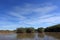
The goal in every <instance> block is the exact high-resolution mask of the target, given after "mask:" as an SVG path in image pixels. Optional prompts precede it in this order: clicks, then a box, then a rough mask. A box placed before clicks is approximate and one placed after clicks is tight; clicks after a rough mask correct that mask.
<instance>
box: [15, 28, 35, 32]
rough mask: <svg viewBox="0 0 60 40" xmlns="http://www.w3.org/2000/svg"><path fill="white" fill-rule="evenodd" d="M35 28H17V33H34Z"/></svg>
mask: <svg viewBox="0 0 60 40" xmlns="http://www.w3.org/2000/svg"><path fill="white" fill-rule="evenodd" d="M34 32H35V29H34V28H17V30H16V33H34Z"/></svg>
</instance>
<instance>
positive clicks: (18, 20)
mask: <svg viewBox="0 0 60 40" xmlns="http://www.w3.org/2000/svg"><path fill="white" fill-rule="evenodd" d="M56 24H60V0H0V30H15V29H16V28H19V27H24V28H26V27H33V28H39V27H44V28H46V27H49V26H52V25H56Z"/></svg>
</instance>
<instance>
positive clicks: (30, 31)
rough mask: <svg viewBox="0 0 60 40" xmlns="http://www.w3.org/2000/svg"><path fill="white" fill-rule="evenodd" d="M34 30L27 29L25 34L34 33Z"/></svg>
mask: <svg viewBox="0 0 60 40" xmlns="http://www.w3.org/2000/svg"><path fill="white" fill-rule="evenodd" d="M34 32H35V29H34V28H27V29H26V33H34Z"/></svg>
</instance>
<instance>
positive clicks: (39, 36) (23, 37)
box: [0, 32, 60, 40]
mask: <svg viewBox="0 0 60 40" xmlns="http://www.w3.org/2000/svg"><path fill="white" fill-rule="evenodd" d="M0 40H60V32H53V33H52V32H50V33H20V34H16V33H7V34H6V33H5V34H2V33H1V34H0Z"/></svg>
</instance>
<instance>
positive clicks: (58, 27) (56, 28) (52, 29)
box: [44, 24, 60, 32]
mask: <svg viewBox="0 0 60 40" xmlns="http://www.w3.org/2000/svg"><path fill="white" fill-rule="evenodd" d="M44 31H45V32H60V24H58V25H54V26H50V27H47V28H45V30H44Z"/></svg>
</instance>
